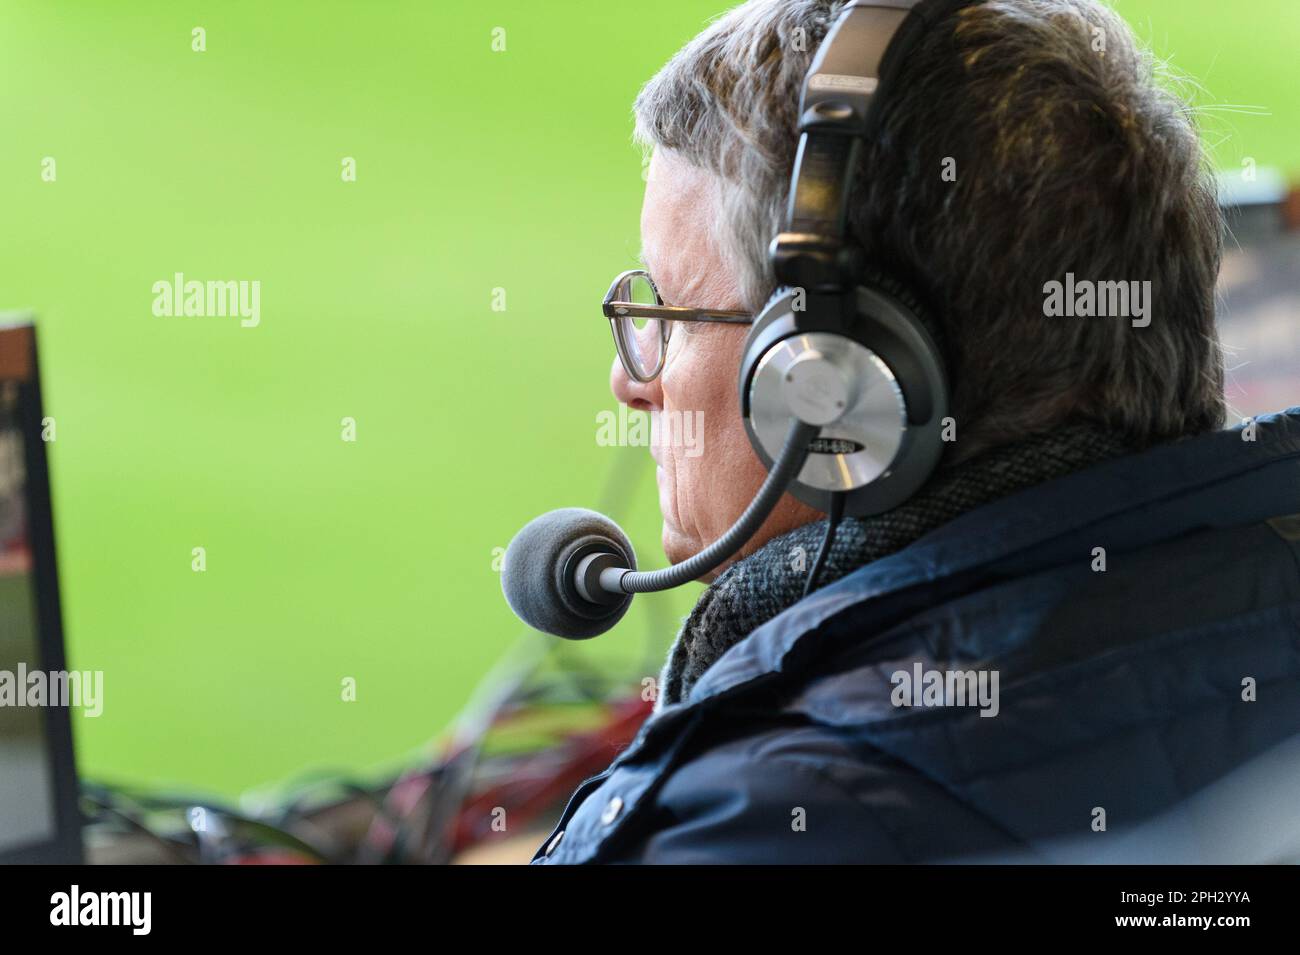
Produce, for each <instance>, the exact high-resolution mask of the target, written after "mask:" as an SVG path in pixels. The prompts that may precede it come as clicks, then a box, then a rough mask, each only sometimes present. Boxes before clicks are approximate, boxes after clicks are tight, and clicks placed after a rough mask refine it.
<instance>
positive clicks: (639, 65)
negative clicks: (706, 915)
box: [0, 0, 1300, 793]
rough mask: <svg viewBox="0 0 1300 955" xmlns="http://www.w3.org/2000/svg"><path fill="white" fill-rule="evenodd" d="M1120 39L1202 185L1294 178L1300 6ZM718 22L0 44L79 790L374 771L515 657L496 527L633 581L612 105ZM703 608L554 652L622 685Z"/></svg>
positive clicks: (98, 23) (641, 513) (651, 508)
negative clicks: (176, 306) (182, 313)
mask: <svg viewBox="0 0 1300 955" xmlns="http://www.w3.org/2000/svg"><path fill="white" fill-rule="evenodd" d="M1117 6H1118V8H1119V9H1120V11H1121V12H1122V13H1124V14H1125V15H1126V16H1128V17H1129V19H1130V22H1132V23H1133V24H1134V26H1135V28H1136V29H1137V31H1138V33H1139V34H1140V35H1141V36H1142V37H1144V38H1145V39H1147V40H1149V41H1150V42H1151V43H1152V45H1153V46H1154V47H1155V49H1156V50H1157V52H1159V53H1160V54H1162V55H1164V56H1168V57H1170V58H1171V60H1172V64H1173V66H1174V67H1175V68H1176V69H1177V70H1180V71H1182V72H1184V73H1187V74H1189V75H1190V76H1192V77H1194V78H1195V79H1196V80H1197V81H1198V82H1199V83H1200V84H1201V86H1202V87H1203V90H1202V92H1201V93H1200V95H1199V101H1198V102H1199V105H1202V106H1206V107H1218V108H1215V109H1213V110H1212V111H1211V112H1210V113H1208V114H1207V139H1208V140H1209V141H1210V142H1211V143H1212V145H1213V147H1214V156H1215V159H1216V162H1217V163H1218V164H1219V165H1220V166H1222V167H1223V168H1227V169H1237V168H1239V167H1240V163H1241V160H1242V158H1243V157H1246V156H1250V157H1253V158H1254V159H1255V160H1256V161H1257V162H1258V163H1259V164H1260V165H1261V166H1269V165H1271V166H1276V167H1279V168H1281V169H1283V170H1284V171H1287V172H1289V173H1292V174H1294V173H1297V172H1300V124H1298V123H1297V122H1296V119H1297V110H1296V102H1297V99H1298V98H1300V93H1298V92H1297V90H1296V88H1295V78H1296V70H1295V57H1296V51H1297V50H1300V7H1297V5H1296V3H1295V0H1255V2H1253V3H1250V4H1239V5H1234V6H1231V7H1229V6H1228V5H1225V4H1223V3H1222V2H1217V0H1216V2H1212V0H1124V2H1121V3H1118V4H1117ZM722 9H724V4H721V3H719V2H718V0H661V2H659V3H656V4H653V5H649V6H647V5H645V4H641V3H630V2H612V3H591V2H554V0H552V2H547V3H536V2H515V0H511V2H496V3H477V2H475V3H468V2H446V0H438V2H429V0H425V2H366V3H362V2H354V3H343V2H319V0H314V2H294V3H289V2H282V3H267V2H254V0H224V2H222V3H220V4H201V3H190V2H176V0H165V2H163V0H160V2H148V3H145V2H130V3H111V4H110V3H104V2H67V0H64V2H49V0H5V3H4V4H3V5H0V71H3V82H0V217H2V221H3V223H4V228H3V230H0V263H2V264H0V310H4V309H13V308H30V309H31V310H33V311H34V312H36V313H37V315H38V316H39V320H40V337H41V347H42V351H43V369H44V374H45V379H46V392H47V394H46V399H47V405H48V407H47V413H49V414H51V415H53V416H54V417H55V418H56V421H57V429H58V431H57V434H58V438H57V442H56V443H55V444H54V445H53V447H52V455H53V467H54V492H55V506H56V523H57V533H58V543H59V546H60V548H61V553H60V563H61V570H62V575H63V593H64V605H65V623H66V629H67V634H68V641H69V651H70V657H71V665H72V666H75V667H77V668H82V669H102V670H103V671H105V678H104V679H105V687H104V692H105V711H104V715H103V716H102V717H101V718H99V719H97V720H95V719H84V718H81V717H79V716H77V717H74V726H75V729H76V733H77V744H78V751H79V761H80V766H81V769H82V770H83V772H86V773H88V774H90V775H93V776H97V777H100V778H106V779H110V780H120V781H130V782H137V783H147V784H181V785H184V786H186V787H187V788H196V789H210V790H214V791H216V792H220V793H234V792H238V791H240V790H243V789H245V788H247V787H250V786H255V785H260V784H265V783H269V782H273V781H276V780H282V779H286V778H288V777H291V776H293V775H294V774H296V773H299V772H302V771H304V770H309V769H313V768H341V769H351V770H367V769H374V768H376V767H381V766H384V765H386V764H389V763H391V762H392V761H393V760H395V759H398V758H400V757H402V756H403V755H404V754H406V753H409V752H410V751H411V750H412V749H413V748H415V747H417V746H419V745H420V744H421V743H422V742H424V741H425V740H427V739H428V738H429V737H431V736H433V735H435V734H436V733H437V732H438V731H439V730H440V729H442V728H443V727H444V726H445V725H446V724H447V723H448V721H449V720H450V719H451V718H452V717H453V715H454V714H455V713H456V711H457V710H458V709H459V708H460V707H461V706H462V705H463V704H464V703H465V701H466V699H467V698H468V696H469V694H470V692H471V690H472V688H473V686H474V684H475V683H476V681H478V680H479V679H480V678H481V677H482V676H483V674H484V673H485V672H486V671H487V669H488V668H489V666H490V665H491V663H492V662H493V661H494V660H495V659H496V658H497V657H498V656H499V655H500V654H501V653H502V652H503V650H505V649H506V648H507V647H508V646H509V645H510V644H511V643H512V642H513V641H515V640H516V639H518V637H519V636H520V632H521V625H519V624H518V623H517V622H515V620H514V618H513V617H512V616H511V615H510V613H509V612H508V610H507V608H506V606H505V604H504V602H503V600H502V599H501V596H500V588H499V582H498V577H497V572H496V565H495V563H494V560H495V557H496V556H497V554H498V553H499V552H498V551H495V550H494V549H496V548H502V547H504V546H505V544H506V543H507V542H508V540H509V538H510V536H511V534H512V533H513V532H514V531H515V530H516V529H517V528H518V527H519V526H520V525H521V524H522V523H523V522H524V521H526V520H527V519H529V518H531V517H532V516H534V515H535V514H537V513H540V512H541V511H543V510H546V509H549V508H552V507H558V506H563V505H586V506H597V507H600V506H607V507H611V508H613V509H614V513H615V514H616V516H617V517H619V518H620V519H621V520H622V521H623V522H624V526H625V527H626V528H627V529H628V530H629V532H630V534H631V535H632V537H633V539H634V541H636V542H638V544H639V548H640V551H641V561H642V564H643V565H644V566H655V565H659V564H660V563H661V562H662V560H663V557H662V553H661V552H660V551H659V549H658V544H657V542H658V527H659V522H658V513H657V505H656V497H655V492H654V485H653V479H652V476H651V473H650V471H651V469H650V467H649V464H648V458H647V457H646V455H645V452H644V450H643V449H636V448H633V449H624V448H605V447H600V446H598V445H597V444H596V440H595V434H596V414H597V412H599V411H600V410H602V409H609V408H613V407H615V405H614V402H613V399H612V397H611V396H610V395H609V392H608V388H607V373H608V368H609V362H610V360H611V358H612V345H611V342H610V337H609V332H608V328H607V326H606V324H605V323H604V321H603V320H602V319H600V317H599V312H598V309H597V307H596V302H597V299H598V298H599V297H600V295H601V294H602V293H603V292H604V290H605V287H606V285H607V283H608V281H609V279H610V278H611V277H612V276H613V275H614V274H615V273H616V272H617V271H619V270H621V269H623V268H625V267H628V266H629V264H630V263H632V262H633V260H634V259H635V256H636V253H637V248H638V241H637V223H638V214H639V208H640V200H641V189H642V178H641V157H640V154H639V152H638V151H637V150H636V149H634V148H633V146H632V145H631V142H630V133H631V114H630V104H631V101H632V99H633V97H634V95H635V93H636V91H637V89H638V86H639V85H640V84H641V83H642V82H643V81H644V80H645V79H647V78H648V77H649V76H650V75H651V74H652V73H653V72H654V71H655V70H656V69H657V68H658V66H659V65H661V64H662V63H663V61H664V60H665V59H667V58H668V57H669V56H670V55H671V54H672V53H673V52H674V51H675V50H676V49H677V48H678V47H680V46H681V45H682V44H683V43H684V42H685V41H686V40H688V39H689V38H690V37H691V36H692V35H694V34H695V33H696V32H697V31H698V30H699V29H700V28H701V27H702V26H703V25H704V23H705V22H706V21H707V20H708V19H709V18H710V17H711V16H713V15H715V14H717V13H719V12H721V10H722ZM196 26H201V27H203V28H204V29H205V30H206V44H207V49H206V52H203V53H196V52H194V51H192V49H191V42H192V35H191V30H192V29H193V28H194V27H196ZM497 27H501V28H504V30H505V43H506V49H505V51H504V52H494V51H493V49H492V39H493V35H492V31H493V29H494V28H497ZM1241 106H1251V107H1261V108H1262V110H1263V111H1266V112H1268V113H1269V114H1267V115H1254V114H1252V113H1251V112H1249V111H1247V112H1241V111H1238V110H1237V109H1236V108H1237V107H1241ZM1222 107H1229V108H1228V109H1224V108H1222ZM45 157H53V158H54V160H55V162H56V164H57V166H56V170H57V180H56V181H55V182H45V181H42V178H41V170H42V162H43V160H44V158H45ZM344 157H354V158H355V160H356V169H357V181H356V182H343V181H342V179H341V176H340V171H341V161H342V159H343V158H344ZM175 272H183V273H185V275H186V277H187V278H192V279H199V280H208V279H247V280H254V279H256V280H259V281H260V282H261V286H262V290H261V295H262V300H261V324H260V325H259V326H258V327H256V328H241V327H240V323H239V320H238V318H159V317H155V316H154V315H153V314H152V311H151V305H152V301H153V292H152V285H153V283H154V282H155V281H159V280H167V281H170V279H171V277H172V275H173V273H175ZM494 289H504V290H505V295H506V309H505V311H494V310H493V308H492V304H493V294H494ZM344 417H352V418H355V420H356V423H357V440H356V441H355V442H354V443H348V442H345V441H343V440H341V430H342V429H341V425H340V421H341V419H342V418H344ZM629 456H631V459H632V460H633V461H634V462H635V463H632V464H630V465H629V464H628V459H629ZM642 461H645V462H646V463H645V464H644V465H641V463H640V462H642ZM620 462H621V463H622V471H621V473H622V474H623V475H625V476H627V477H628V478H629V479H630V481H631V482H632V483H630V484H628V485H627V486H626V487H625V489H624V491H623V492H622V493H621V494H611V493H610V484H611V477H610V475H611V470H612V469H614V468H616V467H619V466H620ZM198 546H202V547H204V548H206V550H207V570H206V572H204V573H195V572H193V571H192V570H191V549H192V548H194V547H198ZM694 594H695V591H694V589H693V588H690V589H688V590H687V591H683V592H678V593H676V594H673V595H667V596H661V597H656V598H642V599H641V600H640V601H639V602H638V604H637V605H636V606H635V607H634V610H633V612H632V614H631V615H630V617H629V618H628V621H627V622H626V623H624V624H623V625H621V626H620V628H619V629H618V630H616V631H615V633H614V634H613V635H611V636H609V637H606V638H605V639H604V640H603V641H595V642H592V643H590V644H584V645H582V646H581V647H578V648H576V649H575V651H574V652H577V653H581V654H584V655H589V656H592V657H594V658H596V659H599V660H601V661H604V662H610V663H611V664H613V665H623V664H624V663H625V662H627V665H633V662H634V661H639V660H641V658H642V650H643V649H644V640H645V636H644V635H645V633H646V632H647V630H648V628H649V627H650V625H651V623H652V622H653V623H654V626H655V627H656V628H658V629H659V630H663V631H664V632H663V633H662V634H661V637H660V642H661V643H662V644H663V645H665V646H666V644H667V641H668V639H669V638H670V637H671V635H672V632H671V631H672V630H673V629H675V617H676V616H679V615H681V614H684V613H685V612H686V611H687V610H688V609H689V606H690V603H691V602H692V600H693V597H694ZM537 639H541V638H540V637H538V638H537ZM645 675H651V673H646V674H645ZM345 677H353V678H355V679H356V681H357V695H358V699H357V701H356V702H355V703H345V702H342V701H341V699H340V685H341V681H342V680H343V679H344V678H345Z"/></svg>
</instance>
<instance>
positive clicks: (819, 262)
mask: <svg viewBox="0 0 1300 955" xmlns="http://www.w3.org/2000/svg"><path fill="white" fill-rule="evenodd" d="M975 2H979V0H853V2H851V3H849V4H848V5H846V6H845V7H844V9H843V10H842V11H841V12H840V15H839V17H838V18H837V19H836V21H835V23H834V24H833V25H832V26H831V28H830V30H829V32H828V33H827V34H826V39H825V40H824V41H823V42H822V45H821V47H820V48H819V49H818V51H817V55H816V56H815V57H814V58H813V62H812V66H811V67H810V68H809V70H808V75H807V76H806V77H805V78H804V85H803V92H802V94H801V96H800V100H799V133H800V135H799V148H798V153H797V154H796V157H795V165H794V176H793V181H792V185H791V187H790V199H789V204H788V206H787V209H786V228H785V230H784V231H783V232H782V233H781V234H780V235H778V236H777V237H776V238H775V239H773V240H772V246H771V250H770V252H771V257H772V265H773V268H774V269H775V271H776V276H777V280H778V282H780V283H781V284H783V285H792V286H799V287H801V288H806V289H810V290H813V291H817V292H835V291H840V290H842V289H843V288H844V287H845V286H846V285H849V284H851V283H852V281H853V279H854V277H855V274H856V271H857V270H858V268H859V267H860V265H861V262H860V261H859V259H860V254H859V253H857V252H856V250H855V249H854V248H853V247H852V245H851V244H849V243H846V242H845V241H844V237H845V232H846V228H847V218H848V202H849V194H850V191H851V189H852V186H853V176H854V172H855V171H856V169H857V159H858V155H859V151H860V149H861V146H862V143H863V142H864V141H866V140H868V139H869V138H870V137H871V136H872V134H873V132H874V130H875V127H876V124H877V122H878V116H879V114H880V108H879V106H878V105H877V99H878V97H879V90H880V88H881V87H882V86H883V87H885V89H886V91H888V89H889V88H890V87H891V86H892V83H891V79H892V77H893V76H894V75H895V74H896V73H897V72H898V70H899V69H900V68H901V66H902V64H903V63H904V62H905V61H906V54H907V51H908V50H910V49H911V47H912V46H913V45H914V44H915V43H916V42H917V40H918V39H919V38H920V37H921V36H922V35H923V34H924V33H925V32H926V30H928V29H930V28H931V27H932V26H933V25H934V24H935V23H937V22H939V20H940V19H942V18H943V17H945V16H947V15H948V14H950V13H952V12H954V11H955V10H958V9H961V8H962V7H965V6H969V5H971V4H972V3H975Z"/></svg>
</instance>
